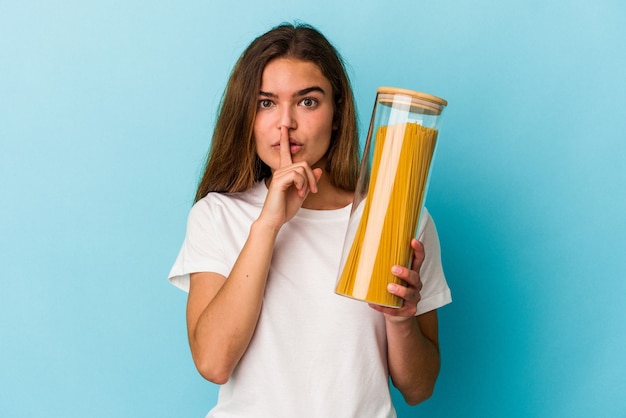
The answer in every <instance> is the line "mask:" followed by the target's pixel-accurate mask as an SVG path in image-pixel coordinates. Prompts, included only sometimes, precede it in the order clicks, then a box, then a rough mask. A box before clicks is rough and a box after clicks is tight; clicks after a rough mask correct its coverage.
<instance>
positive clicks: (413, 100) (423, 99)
mask: <svg viewBox="0 0 626 418" xmlns="http://www.w3.org/2000/svg"><path fill="white" fill-rule="evenodd" d="M376 92H377V93H378V94H379V95H402V96H409V97H410V106H411V108H414V107H417V108H421V109H424V110H427V111H429V112H428V113H430V112H432V113H433V114H436V115H438V114H440V113H441V111H442V110H443V108H444V107H445V106H447V105H448V102H447V101H445V100H444V99H442V98H440V97H437V96H433V95H431V94H426V93H422V92H419V91H414V90H408V89H401V88H397V87H379V88H378V89H377V90H376ZM407 99H408V98H407ZM397 100H398V98H394V100H391V99H390V98H389V99H381V103H383V104H391V103H392V101H397ZM401 102H402V100H401ZM408 102H409V100H407V101H406V104H409V103H408Z"/></svg>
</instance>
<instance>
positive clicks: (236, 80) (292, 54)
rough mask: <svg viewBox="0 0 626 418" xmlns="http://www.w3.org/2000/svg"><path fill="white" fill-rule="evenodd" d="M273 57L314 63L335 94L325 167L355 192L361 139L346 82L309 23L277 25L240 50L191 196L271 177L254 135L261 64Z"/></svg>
mask: <svg viewBox="0 0 626 418" xmlns="http://www.w3.org/2000/svg"><path fill="white" fill-rule="evenodd" d="M277 58H294V59H299V60H303V61H309V62H312V63H314V64H316V65H317V66H318V67H319V68H320V70H321V71H322V74H323V75H324V76H325V77H326V78H327V79H328V80H329V81H330V84H331V86H332V88H333V94H334V105H335V112H334V121H333V122H334V124H335V126H336V127H337V129H335V130H333V133H332V136H331V141H330V146H329V148H328V152H327V163H326V167H325V168H326V172H327V175H328V176H329V179H330V181H331V183H332V184H333V185H334V186H335V187H338V188H341V189H345V190H349V191H353V190H354V189H355V187H356V181H357V177H358V169H359V139H358V129H357V121H356V110H355V106H354V98H353V95H352V88H351V86H350V81H349V79H348V76H347V74H346V70H345V67H344V64H343V61H342V59H341V56H340V55H339V53H338V52H337V50H336V49H335V48H334V47H333V46H332V45H331V44H330V42H329V41H328V40H327V39H326V38H325V37H324V35H322V34H321V33H320V32H319V31H318V30H316V29H315V28H313V27H312V26H309V25H304V24H298V25H291V24H281V25H279V26H276V27H275V28H273V29H271V30H270V31H269V32H267V33H265V34H263V35H261V36H259V37H258V38H256V39H255V40H254V41H253V42H252V43H251V44H250V45H249V46H248V48H247V49H246V50H245V51H244V52H243V54H242V55H241V57H240V58H239V60H238V61H237V63H236V64H235V67H234V68H233V71H232V73H231V75H230V79H229V80H228V84H227V86H226V89H225V91H224V95H223V97H222V103H221V106H220V109H219V113H218V117H217V122H216V124H215V129H214V131H213V138H212V141H211V148H210V150H209V154H208V157H207V162H206V167H205V169H204V174H203V175H202V179H201V180H200V183H199V185H198V190H197V192H196V198H195V201H196V202H197V201H198V200H200V199H202V198H203V197H204V196H206V194H207V193H209V192H240V191H244V190H247V189H248V188H250V187H251V186H252V185H253V184H254V183H255V182H257V181H259V180H261V179H264V178H268V177H270V176H271V170H270V168H269V167H268V166H267V165H266V164H265V163H263V161H261V159H260V158H259V157H258V156H257V153H256V147H255V143H254V139H253V126H254V118H255V116H256V109H257V105H256V102H257V96H258V92H259V89H260V88H261V77H262V76H263V70H264V69H265V66H266V65H267V64H268V63H269V62H270V61H272V60H274V59H277Z"/></svg>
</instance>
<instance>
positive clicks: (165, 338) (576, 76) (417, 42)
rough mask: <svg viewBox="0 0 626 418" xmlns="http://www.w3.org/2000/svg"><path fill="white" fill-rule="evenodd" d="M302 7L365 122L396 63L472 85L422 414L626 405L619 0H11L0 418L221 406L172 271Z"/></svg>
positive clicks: (444, 209)
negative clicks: (240, 74)
mask: <svg viewBox="0 0 626 418" xmlns="http://www.w3.org/2000/svg"><path fill="white" fill-rule="evenodd" d="M295 19H300V20H302V21H305V22H308V23H311V24H313V25H315V26H317V27H318V28H319V29H320V30H322V32H324V33H325V34H326V35H327V36H328V37H329V38H330V39H331V41H332V42H334V43H335V44H336V45H337V47H338V48H339V49H340V51H341V53H342V54H343V55H344V58H345V59H346V60H347V61H348V62H349V64H350V74H351V77H352V80H353V85H354V89H355V93H356V98H357V101H358V107H359V112H360V114H359V115H360V122H361V127H362V128H363V129H362V132H363V133H365V131H366V128H367V123H368V122H369V117H370V112H371V107H372V104H373V100H374V94H375V89H376V88H377V87H378V86H380V85H392V86H398V87H404V88H409V89H415V90H420V91H424V92H427V93H431V94H435V95H438V96H440V97H443V98H445V99H447V100H448V101H449V103H450V104H449V107H448V108H447V109H446V111H445V116H444V120H443V123H442V130H441V137H440V145H439V149H438V152H437V155H436V161H435V165H434V169H433V172H432V179H431V186H430V191H429V196H428V201H427V204H428V206H429V209H430V211H431V213H432V214H433V216H434V218H435V220H436V222H437V226H438V229H439V233H440V237H441V242H442V250H443V260H444V266H445V269H446V272H447V277H448V281H449V284H450V286H451V288H452V291H453V298H454V302H453V304H452V305H449V306H447V307H445V308H443V309H441V311H440V319H441V321H440V322H441V323H440V326H441V347H442V348H441V350H442V359H443V367H442V371H441V376H440V379H439V381H438V383H437V388H436V392H435V395H434V396H433V398H431V399H430V400H428V401H427V402H425V403H424V404H422V405H420V406H417V407H415V408H410V407H407V406H404V405H402V402H401V401H400V398H399V397H397V394H396V400H397V401H398V402H397V403H398V405H399V407H398V409H399V415H400V417H413V416H424V417H427V416H428V417H432V416H440V417H505V416H506V417H529V416H532V417H550V418H552V417H591V416H598V417H600V416H601V417H625V416H626V397H625V396H624V394H625V393H626V332H625V331H626V326H624V321H625V319H626V303H624V302H625V301H624V296H625V295H626V280H625V277H624V270H625V267H626V265H625V264H626V263H625V258H626V251H625V250H626V240H625V237H626V221H625V220H624V219H625V217H624V214H625V212H626V193H625V189H626V187H625V186H626V168H625V167H624V166H625V164H624V160H625V157H626V145H625V144H626V141H625V134H624V133H625V128H626V112H625V109H626V106H625V97H626V76H625V72H624V67H625V66H626V48H625V47H624V40H625V39H626V6H625V5H624V2H623V1H621V0H597V1H594V2H590V1H564V0H556V1H552V2H550V1H545V0H540V1H539V0H538V1H532V0H521V1H516V2H502V1H498V0H473V1H460V0H456V1H450V0H442V1H421V0H419V1H415V0H402V1H393V0H390V1H380V0H376V1H367V0H362V1H354V0H350V1H345V2H340V1H336V0H333V1H328V0H318V1H316V2H307V3H303V4H298V2H295V1H293V0H276V1H273V2H271V3H267V2H257V1H252V0H246V1H238V2H233V1H211V2H209V1H199V0H196V1H182V2H181V1H173V0H158V1H146V0H143V1H127V0H124V1H122V0H108V1H103V0H94V1H89V2H85V1H78V0H64V1H43V0H41V1H27V0H26V1H17V0H13V1H11V0H0V190H1V196H2V197H1V199H2V204H1V205H0V257H1V268H2V278H1V283H2V286H1V290H0V416H2V417H34V416H47V417H86V416H89V417H134V418H136V417H202V416H204V414H205V413H206V412H207V411H208V409H209V408H210V407H211V405H212V404H213V403H214V401H215V398H216V393H217V388H216V387H215V386H214V385H212V384H210V383H208V382H206V381H204V380H202V378H201V377H199V375H198V374H197V373H196V371H195V369H194V367H193V364H192V362H191V359H190V355H189V352H188V347H187V343H186V333H185V322H184V309H185V300H186V297H185V294H184V293H183V292H180V291H179V290H176V289H175V288H174V287H172V286H171V285H169V284H168V283H167V281H166V276H167V273H168V271H169V268H170V266H171V264H172V263H173V261H174V258H175V256H176V254H177V252H178V249H179V247H180V244H181V242H182V239H183V236H184V228H185V222H186V216H187V212H188V210H189V208H190V205H191V203H192V199H193V195H194V188H195V185H196V182H197V179H198V176H199V174H200V172H201V169H202V162H203V160H204V155H205V153H206V150H207V148H208V144H209V138H210V134H211V130H212V126H213V123H214V120H215V113H216V110H217V106H218V104H219V99H220V96H221V93H222V90H223V88H224V85H225V83H226V80H227V77H228V74H229V72H230V69H231V67H232V65H233V64H234V62H235V60H236V59H237V57H238V56H239V54H240V53H241V51H242V50H243V48H244V47H245V46H246V45H247V44H248V43H249V42H250V41H251V40H252V38H253V37H255V36H257V35H259V34H260V33H262V32H264V31H265V30H267V29H269V28H270V27H271V26H274V25H276V24H278V23H280V22H282V21H294V20H295ZM260 384H262V382H260Z"/></svg>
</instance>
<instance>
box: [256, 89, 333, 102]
mask: <svg viewBox="0 0 626 418" xmlns="http://www.w3.org/2000/svg"><path fill="white" fill-rule="evenodd" d="M313 92H319V93H322V94H324V95H325V94H326V92H325V91H324V89H323V88H321V87H320V86H312V87H307V88H305V89H302V90H298V91H297V92H295V93H294V94H293V97H300V96H306V95H307V94H309V93H313ZM259 96H263V97H269V98H270V99H275V98H277V97H278V96H277V95H276V94H274V93H271V92H267V91H260V92H259Z"/></svg>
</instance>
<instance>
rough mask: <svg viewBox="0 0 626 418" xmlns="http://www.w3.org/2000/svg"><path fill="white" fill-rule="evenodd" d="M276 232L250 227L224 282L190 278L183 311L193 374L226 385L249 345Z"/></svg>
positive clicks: (257, 316) (256, 225)
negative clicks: (185, 308) (192, 363)
mask: <svg viewBox="0 0 626 418" xmlns="http://www.w3.org/2000/svg"><path fill="white" fill-rule="evenodd" d="M277 232H278V231H277V230H276V228H273V227H271V226H266V225H265V224H264V223H262V222H258V221H257V222H255V223H253V224H252V226H251V228H250V234H249V236H248V239H247V241H246V243H245V245H244V247H243V249H242V251H241V253H240V255H239V257H238V258H237V261H236V262H235V265H234V266H233V269H232V271H231V273H230V275H229V277H228V278H227V279H224V278H223V277H222V278H221V279H222V282H220V283H217V284H216V283H215V281H214V280H212V282H213V283H206V282H207V281H206V280H202V277H194V278H192V286H191V288H190V293H189V303H188V309H187V321H188V330H189V343H190V346H191V352H192V356H193V359H194V362H195V364H196V367H197V368H198V371H199V372H200V373H201V374H202V376H204V377H205V378H206V379H208V380H210V381H212V382H214V383H218V384H223V383H225V382H226V381H227V380H228V378H229V377H230V374H231V373H232V371H233V369H234V368H235V366H236V365H237V363H238V362H239V360H240V359H241V357H242V356H243V354H244V352H245V351H246V349H247V347H248V344H249V343H250V339H251V338H252V335H253V333H254V330H255V328H256V324H257V321H258V318H259V315H260V312H261V305H262V300H263V294H264V291H265V284H266V282H267V275H268V271H269V265H270V261H271V259H272V252H273V248H274V243H275V239H276V234H277ZM205 286H208V288H207V287H205ZM211 287H212V288H211Z"/></svg>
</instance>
